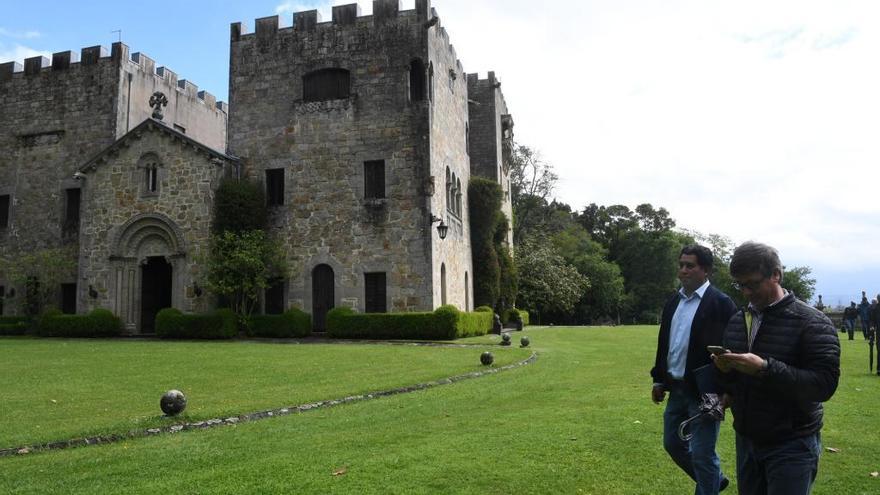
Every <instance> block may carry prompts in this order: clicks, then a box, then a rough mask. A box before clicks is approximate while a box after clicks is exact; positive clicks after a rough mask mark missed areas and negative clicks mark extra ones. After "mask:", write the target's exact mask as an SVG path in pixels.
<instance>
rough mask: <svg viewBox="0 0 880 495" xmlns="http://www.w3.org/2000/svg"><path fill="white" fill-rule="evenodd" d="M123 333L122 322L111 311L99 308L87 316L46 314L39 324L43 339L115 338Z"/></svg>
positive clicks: (48, 312) (38, 328) (39, 333)
mask: <svg viewBox="0 0 880 495" xmlns="http://www.w3.org/2000/svg"><path fill="white" fill-rule="evenodd" d="M120 333H122V321H121V320H120V319H119V317H118V316H116V315H114V314H113V313H112V312H111V311H110V310H107V309H102V308H97V309H93V310H92V312H91V313H89V314H86V315H65V314H61V312H60V311H58V310H50V311H47V312H46V313H44V314H43V315H42V316H41V317H40V319H39V321H38V322H37V335H41V336H43V337H115V336H118V335H119V334H120Z"/></svg>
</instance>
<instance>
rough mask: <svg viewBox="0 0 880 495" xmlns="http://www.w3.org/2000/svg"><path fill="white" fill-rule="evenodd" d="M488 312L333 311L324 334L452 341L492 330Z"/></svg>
mask: <svg viewBox="0 0 880 495" xmlns="http://www.w3.org/2000/svg"><path fill="white" fill-rule="evenodd" d="M492 315H493V313H491V309H490V310H489V312H482V311H481V312H474V313H463V312H461V311H459V310H458V309H457V308H456V307H455V306H452V305H445V306H440V307H439V308H437V309H436V310H435V311H433V312H431V313H428V312H419V313H366V314H364V313H356V312H354V311H353V310H352V309H350V308H334V309H332V310H330V312H329V313H327V335H328V336H329V337H331V338H347V339H403V340H408V339H415V340H452V339H456V338H459V337H468V336H471V335H485V334H486V333H487V332H488V331H489V330H491V329H492Z"/></svg>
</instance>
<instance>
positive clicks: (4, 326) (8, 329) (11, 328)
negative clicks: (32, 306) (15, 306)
mask: <svg viewBox="0 0 880 495" xmlns="http://www.w3.org/2000/svg"><path fill="white" fill-rule="evenodd" d="M30 326H31V325H30V320H29V319H28V317H27V316H0V335H24V334H26V333H27V331H28V328H30Z"/></svg>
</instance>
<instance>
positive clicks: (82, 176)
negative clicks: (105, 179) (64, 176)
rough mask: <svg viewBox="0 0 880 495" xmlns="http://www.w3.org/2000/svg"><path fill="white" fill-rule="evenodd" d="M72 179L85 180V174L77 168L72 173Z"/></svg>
mask: <svg viewBox="0 0 880 495" xmlns="http://www.w3.org/2000/svg"><path fill="white" fill-rule="evenodd" d="M73 180H86V174H84V173H82V172H80V171H79V170H77V171H76V172H74V173H73Z"/></svg>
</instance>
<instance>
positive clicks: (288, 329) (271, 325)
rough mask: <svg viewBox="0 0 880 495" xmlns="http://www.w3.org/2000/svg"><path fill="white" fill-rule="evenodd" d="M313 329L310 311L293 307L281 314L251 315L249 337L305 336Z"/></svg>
mask: <svg viewBox="0 0 880 495" xmlns="http://www.w3.org/2000/svg"><path fill="white" fill-rule="evenodd" d="M311 331H312V317H311V316H309V314H308V313H306V312H304V311H302V310H300V309H298V308H291V309H288V310H287V311H285V312H284V314H280V315H254V316H251V317H250V320H249V325H248V329H247V334H248V337H275V338H290V337H305V336H307V335H309V333H311Z"/></svg>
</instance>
